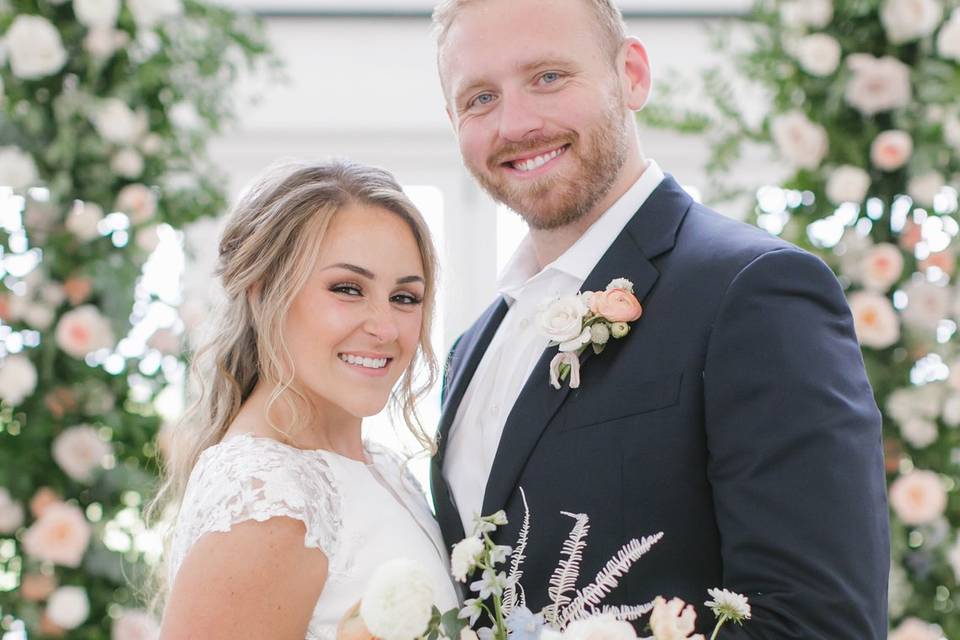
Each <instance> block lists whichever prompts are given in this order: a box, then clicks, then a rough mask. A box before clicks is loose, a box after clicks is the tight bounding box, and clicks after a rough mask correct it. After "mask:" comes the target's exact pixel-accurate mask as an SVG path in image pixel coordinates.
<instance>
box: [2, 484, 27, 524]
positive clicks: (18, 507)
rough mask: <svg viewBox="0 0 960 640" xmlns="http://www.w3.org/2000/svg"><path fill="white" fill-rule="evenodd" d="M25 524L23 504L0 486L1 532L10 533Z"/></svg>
mask: <svg viewBox="0 0 960 640" xmlns="http://www.w3.org/2000/svg"><path fill="white" fill-rule="evenodd" d="M22 526H23V504H21V503H19V502H17V501H16V500H14V499H13V497H12V496H11V495H10V492H9V491H7V489H6V488H5V487H0V533H2V534H5V535H9V534H11V533H13V532H14V531H16V530H17V529H19V528H20V527H22Z"/></svg>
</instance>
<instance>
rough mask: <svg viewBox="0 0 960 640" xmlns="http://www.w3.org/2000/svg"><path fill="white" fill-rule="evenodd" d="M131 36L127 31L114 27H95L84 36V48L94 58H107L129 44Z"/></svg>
mask: <svg viewBox="0 0 960 640" xmlns="http://www.w3.org/2000/svg"><path fill="white" fill-rule="evenodd" d="M129 42H130V36H128V35H127V32H126V31H120V30H118V29H112V28H99V27H97V28H94V29H90V30H89V31H87V35H86V36H84V38H83V49H84V51H86V52H87V53H89V54H90V55H91V56H92V57H94V58H100V59H104V60H105V59H107V58H109V57H111V56H112V55H113V54H114V53H116V52H117V51H118V50H119V49H122V48H123V47H125V46H127V44H128V43H129Z"/></svg>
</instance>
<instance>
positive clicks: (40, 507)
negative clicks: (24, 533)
mask: <svg viewBox="0 0 960 640" xmlns="http://www.w3.org/2000/svg"><path fill="white" fill-rule="evenodd" d="M61 502H63V500H62V499H61V498H60V495H59V494H58V493H57V492H56V491H54V490H53V489H51V488H50V487H40V488H39V489H37V492H36V493H34V494H33V497H32V498H30V513H32V514H33V517H34V518H42V517H43V514H44V512H46V510H47V509H48V508H49V507H50V506H51V505H55V504H60V503H61Z"/></svg>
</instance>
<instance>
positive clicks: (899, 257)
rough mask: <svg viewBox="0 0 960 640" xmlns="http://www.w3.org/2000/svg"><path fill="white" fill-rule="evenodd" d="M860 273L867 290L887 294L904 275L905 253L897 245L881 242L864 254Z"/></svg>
mask: <svg viewBox="0 0 960 640" xmlns="http://www.w3.org/2000/svg"><path fill="white" fill-rule="evenodd" d="M859 273H860V281H861V282H862V283H863V286H864V287H865V288H867V289H869V290H870V291H874V292H876V293H886V292H887V290H888V289H889V288H890V287H892V286H893V285H894V284H895V283H896V282H897V281H898V280H899V279H900V276H901V275H903V253H902V252H901V251H900V248H899V247H897V246H896V245H893V244H890V243H888V242H881V243H880V244H877V245H875V246H874V247H872V248H871V249H870V250H868V251H867V252H866V253H865V254H864V256H863V259H862V263H861V265H860V269H859Z"/></svg>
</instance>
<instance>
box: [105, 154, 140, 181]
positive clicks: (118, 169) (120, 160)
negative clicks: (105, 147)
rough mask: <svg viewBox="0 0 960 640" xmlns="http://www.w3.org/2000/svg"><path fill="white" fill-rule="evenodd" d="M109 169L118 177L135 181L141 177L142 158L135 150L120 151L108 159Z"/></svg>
mask: <svg viewBox="0 0 960 640" xmlns="http://www.w3.org/2000/svg"><path fill="white" fill-rule="evenodd" d="M110 169H112V170H113V172H114V173H116V174H117V175H118V176H122V177H124V178H128V179H130V180H135V179H137V178H139V177H140V176H142V175H143V156H141V155H140V153H139V152H137V151H136V150H135V149H121V150H120V151H117V152H116V153H115V154H113V157H112V158H110Z"/></svg>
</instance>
